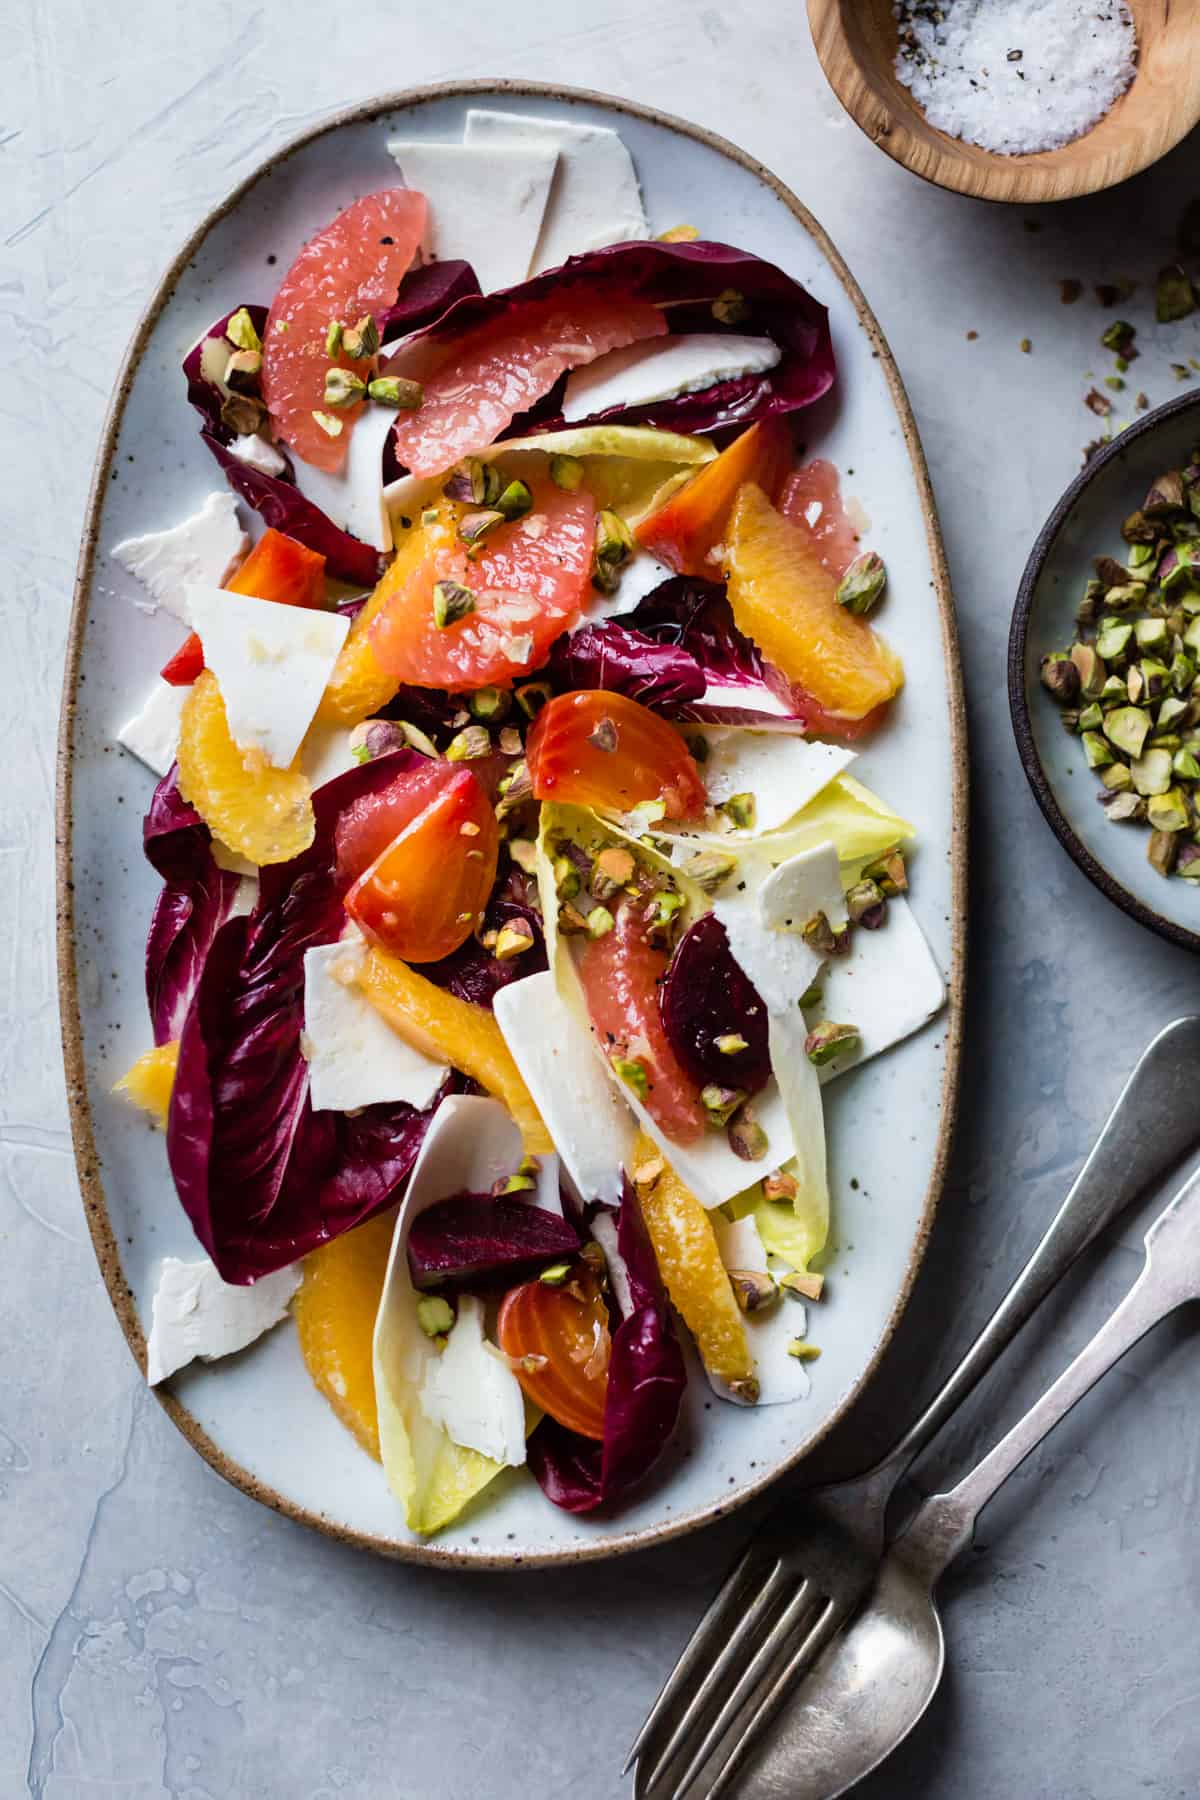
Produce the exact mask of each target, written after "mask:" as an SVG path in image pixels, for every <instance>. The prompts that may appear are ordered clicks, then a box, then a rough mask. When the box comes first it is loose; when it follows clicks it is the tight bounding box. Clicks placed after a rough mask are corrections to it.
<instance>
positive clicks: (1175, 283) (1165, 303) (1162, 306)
mask: <svg viewBox="0 0 1200 1800" xmlns="http://www.w3.org/2000/svg"><path fill="white" fill-rule="evenodd" d="M1195 310H1196V294H1195V290H1194V288H1193V287H1192V283H1191V278H1190V276H1189V275H1188V273H1187V271H1186V269H1185V268H1184V267H1183V265H1182V263H1171V264H1169V265H1168V267H1167V268H1165V269H1160V270H1159V275H1158V281H1157V282H1156V284H1155V290H1154V316H1155V318H1156V319H1157V320H1158V322H1159V324H1160V325H1170V324H1173V323H1174V321H1175V320H1176V319H1186V318H1187V316H1188V314H1189V313H1191V312H1195Z"/></svg>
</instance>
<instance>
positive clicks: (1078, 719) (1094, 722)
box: [1075, 664, 1136, 731]
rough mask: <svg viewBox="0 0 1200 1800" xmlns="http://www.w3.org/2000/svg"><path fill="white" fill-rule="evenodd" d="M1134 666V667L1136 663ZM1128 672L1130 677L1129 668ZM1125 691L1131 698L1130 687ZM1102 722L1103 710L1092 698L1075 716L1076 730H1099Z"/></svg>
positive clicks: (1131, 671) (1131, 698) (1131, 691)
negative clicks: (1088, 704) (1089, 703)
mask: <svg viewBox="0 0 1200 1800" xmlns="http://www.w3.org/2000/svg"><path fill="white" fill-rule="evenodd" d="M1134 666H1135V667H1136V664H1135V665H1134ZM1129 673H1130V676H1131V678H1132V675H1133V670H1132V669H1131V670H1130V672H1129ZM1126 691H1127V692H1128V694H1129V698H1130V700H1133V699H1134V694H1133V690H1132V688H1128V689H1127V690H1126ZM1103 724H1104V711H1103V709H1102V707H1101V705H1100V702H1099V701H1098V700H1093V701H1092V703H1091V705H1090V706H1085V707H1084V708H1083V710H1082V711H1081V712H1079V713H1077V714H1076V716H1075V729H1076V731H1099V730H1100V727H1101V726H1102V725H1103Z"/></svg>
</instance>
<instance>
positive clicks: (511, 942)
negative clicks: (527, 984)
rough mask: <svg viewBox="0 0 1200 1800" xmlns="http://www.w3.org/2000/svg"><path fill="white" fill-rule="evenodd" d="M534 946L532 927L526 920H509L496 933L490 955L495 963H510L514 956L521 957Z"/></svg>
mask: <svg viewBox="0 0 1200 1800" xmlns="http://www.w3.org/2000/svg"><path fill="white" fill-rule="evenodd" d="M533 945H534V936H533V926H532V925H531V924H530V923H529V921H528V920H527V919H521V918H516V919H509V920H508V922H507V924H504V925H502V926H501V927H500V929H499V931H498V932H497V933H496V946H495V949H494V950H493V952H492V954H493V956H494V957H495V958H496V960H497V962H511V961H512V959H513V957H514V956H523V955H524V954H525V952H526V950H532V949H533Z"/></svg>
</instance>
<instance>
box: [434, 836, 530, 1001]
mask: <svg viewBox="0 0 1200 1800" xmlns="http://www.w3.org/2000/svg"><path fill="white" fill-rule="evenodd" d="M528 887H529V884H528V883H527V881H526V879H525V877H524V876H523V875H518V874H517V872H516V871H515V870H514V871H513V872H512V874H511V875H510V877H509V879H508V881H507V883H506V884H505V886H504V887H503V888H502V889H500V890H498V891H497V892H496V893H494V894H493V896H492V898H491V899H490V900H489V902H488V904H487V907H486V909H485V911H484V915H483V926H482V930H483V931H484V932H491V931H499V930H501V929H502V927H503V926H505V925H508V924H511V923H512V921H513V920H514V919H522V920H524V922H525V924H526V925H528V926H529V927H530V929H531V930H532V932H533V944H532V945H531V947H530V948H529V949H528V950H522V952H521V954H520V955H519V956H510V957H505V958H500V957H496V956H493V955H492V953H491V951H490V950H485V949H484V947H483V945H482V944H481V943H480V942H479V939H478V937H476V936H475V935H474V934H472V936H471V937H469V938H468V939H467V940H466V942H465V943H464V944H460V945H459V947H458V949H457V950H452V951H451V953H450V955H449V956H443V957H442V958H441V960H440V961H439V962H432V963H421V964H420V972H421V974H422V975H424V976H425V978H426V980H427V981H434V982H436V983H437V985H438V987H443V988H447V989H448V990H449V991H450V993H452V994H455V995H457V997H458V998H459V999H460V1000H469V1001H471V1003H472V1004H473V1005H475V1006H486V1007H487V1008H488V1010H489V1011H490V1010H491V1007H492V1003H493V1001H494V1000H495V998H496V995H497V994H498V993H499V992H500V989H501V988H503V987H507V986H508V984H509V982H510V981H521V980H523V979H524V977H525V976H526V975H540V974H541V973H542V972H543V971H544V970H545V968H546V967H547V963H546V943H545V939H544V937H543V935H542V920H541V915H540V913H538V912H537V911H536V909H535V908H534V907H533V906H532V904H531V903H530V900H529V898H528Z"/></svg>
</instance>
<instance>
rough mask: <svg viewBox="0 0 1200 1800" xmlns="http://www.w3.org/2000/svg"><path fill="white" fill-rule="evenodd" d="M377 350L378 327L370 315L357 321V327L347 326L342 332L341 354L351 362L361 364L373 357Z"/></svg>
mask: <svg viewBox="0 0 1200 1800" xmlns="http://www.w3.org/2000/svg"><path fill="white" fill-rule="evenodd" d="M378 349H379V327H378V325H376V323H375V321H374V319H373V318H372V317H371V315H370V313H366V314H364V316H363V317H362V318H361V319H360V320H359V321H358V323H357V325H347V326H345V327H344V329H343V331H342V354H343V356H348V357H349V358H350V360H351V361H352V362H362V361H364V360H365V359H366V358H367V357H371V356H374V355H375V353H376V351H377V350H378Z"/></svg>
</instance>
